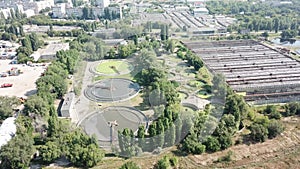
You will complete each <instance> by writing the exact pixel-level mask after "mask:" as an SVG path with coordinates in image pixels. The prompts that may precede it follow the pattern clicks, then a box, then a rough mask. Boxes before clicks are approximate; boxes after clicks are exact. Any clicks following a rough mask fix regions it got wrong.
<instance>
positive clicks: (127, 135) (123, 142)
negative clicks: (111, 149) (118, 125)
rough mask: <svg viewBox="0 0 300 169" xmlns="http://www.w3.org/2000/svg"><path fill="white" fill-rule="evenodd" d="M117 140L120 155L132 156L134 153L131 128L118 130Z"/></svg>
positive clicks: (134, 147)
mask: <svg viewBox="0 0 300 169" xmlns="http://www.w3.org/2000/svg"><path fill="white" fill-rule="evenodd" d="M118 140H119V147H120V150H121V155H123V156H126V157H132V156H135V155H136V146H135V144H134V134H133V131H132V130H131V129H128V128H125V129H124V130H123V132H120V131H118Z"/></svg>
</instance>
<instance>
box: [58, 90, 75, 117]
mask: <svg viewBox="0 0 300 169" xmlns="http://www.w3.org/2000/svg"><path fill="white" fill-rule="evenodd" d="M74 98H75V94H74V93H67V94H66V95H65V97H64V102H63V105H62V106H61V109H60V113H61V116H62V117H70V114H71V113H72V111H74V109H73V105H74Z"/></svg>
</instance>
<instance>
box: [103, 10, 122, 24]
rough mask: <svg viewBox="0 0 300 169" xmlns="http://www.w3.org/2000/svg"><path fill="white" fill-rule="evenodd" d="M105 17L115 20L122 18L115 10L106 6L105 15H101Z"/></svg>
mask: <svg viewBox="0 0 300 169" xmlns="http://www.w3.org/2000/svg"><path fill="white" fill-rule="evenodd" d="M101 18H103V19H108V20H110V21H111V20H114V19H120V14H119V13H117V12H116V11H115V10H110V9H109V8H108V7H106V8H104V15H103V16H102V17H101Z"/></svg>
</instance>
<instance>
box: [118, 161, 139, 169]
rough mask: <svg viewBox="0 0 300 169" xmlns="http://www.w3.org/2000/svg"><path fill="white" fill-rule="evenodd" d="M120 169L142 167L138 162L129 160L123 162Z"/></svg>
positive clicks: (137, 168)
mask: <svg viewBox="0 0 300 169" xmlns="http://www.w3.org/2000/svg"><path fill="white" fill-rule="evenodd" d="M120 169H140V167H139V166H138V165H137V164H136V163H134V162H132V161H129V162H126V163H125V164H123V165H122V166H121V167H120Z"/></svg>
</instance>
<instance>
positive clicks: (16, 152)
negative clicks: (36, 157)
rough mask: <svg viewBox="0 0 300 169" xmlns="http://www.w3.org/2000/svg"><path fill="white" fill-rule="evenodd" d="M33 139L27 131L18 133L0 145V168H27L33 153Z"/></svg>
mask: <svg viewBox="0 0 300 169" xmlns="http://www.w3.org/2000/svg"><path fill="white" fill-rule="evenodd" d="M33 143H34V142H33V139H32V138H31V136H30V135H28V134H27V133H23V134H19V135H17V136H16V137H14V138H13V139H12V140H10V141H9V142H8V144H6V145H4V146H2V147H1V153H0V161H1V164H0V168H5V169H18V168H27V167H29V163H30V160H31V156H32V155H33V153H34V146H33Z"/></svg>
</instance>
